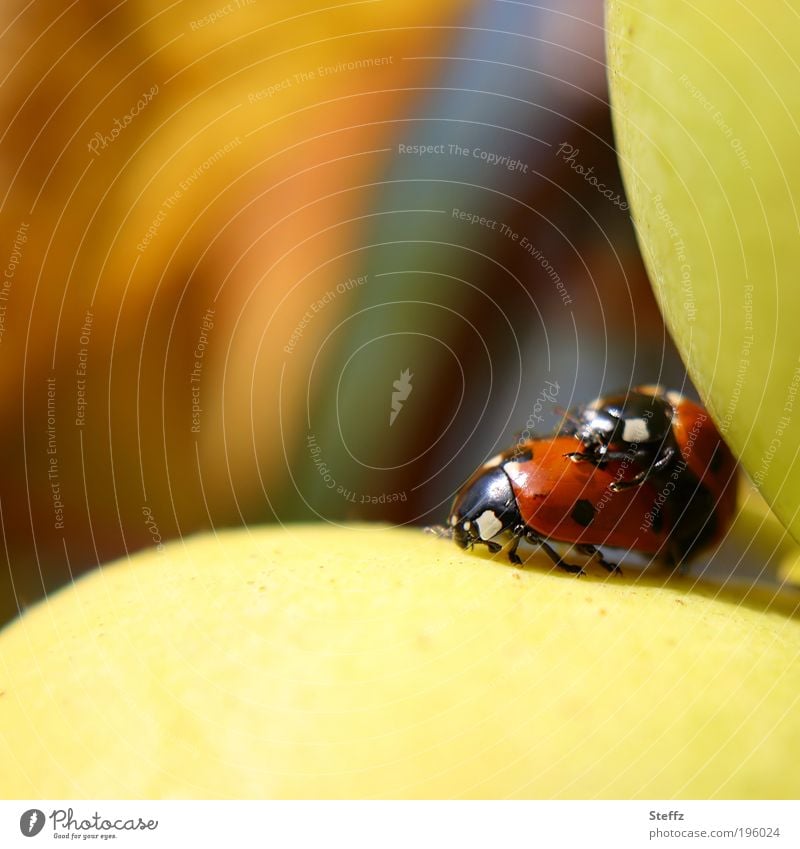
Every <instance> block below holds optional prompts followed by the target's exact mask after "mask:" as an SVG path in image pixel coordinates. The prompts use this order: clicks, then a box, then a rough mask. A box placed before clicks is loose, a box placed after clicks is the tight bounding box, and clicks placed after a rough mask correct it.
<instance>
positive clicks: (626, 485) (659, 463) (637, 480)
mask: <svg viewBox="0 0 800 849" xmlns="http://www.w3.org/2000/svg"><path fill="white" fill-rule="evenodd" d="M624 456H625V455H624V454H622V455H620V459H621V458H622V457H624ZM674 456H675V449H674V448H672V447H667V448H665V449H664V453H663V454H662V455H661V456H660V457H659V458H658V459H657V460H656V461H655V462H654V463H653V465H652V466H650V467H649V468H648V469H645V470H644V471H642V472H639V474H638V475H635V476H634V477H632V478H631V479H630V480H628V481H614V483H612V484H611V491H612V492H621V491H622V490H623V489H630V487H632V486H639V484H642V483H644V482H645V481H646V480H647V479H648V478H649V477H650V475H651V474H653V472H660V471H661V470H662V469H663V468H664V467H665V466H667V465H669V462H670V460H672V458H673V457H674Z"/></svg>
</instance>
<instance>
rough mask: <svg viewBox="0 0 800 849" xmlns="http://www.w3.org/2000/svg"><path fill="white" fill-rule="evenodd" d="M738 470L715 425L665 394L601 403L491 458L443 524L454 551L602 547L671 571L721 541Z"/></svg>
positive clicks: (641, 390)
mask: <svg viewBox="0 0 800 849" xmlns="http://www.w3.org/2000/svg"><path fill="white" fill-rule="evenodd" d="M736 487H737V470H736V461H735V460H734V458H733V455H732V454H731V452H730V450H729V449H728V447H727V446H726V445H725V443H724V442H723V441H722V437H721V436H720V435H719V432H718V431H717V429H716V427H715V426H714V423H713V422H712V420H711V417H710V416H709V415H708V413H707V412H706V411H705V410H704V409H703V408H702V407H700V406H699V405H698V404H696V403H695V402H693V401H691V400H689V399H688V398H684V397H683V396H682V395H680V394H678V393H676V392H667V391H665V390H664V389H663V388H662V387H660V386H640V387H636V388H635V389H633V390H631V391H630V392H628V393H620V394H618V395H613V396H608V397H605V398H599V399H597V400H596V401H593V402H592V403H591V404H588V405H587V406H585V407H580V408H578V409H576V410H574V411H571V412H569V413H567V414H566V417H565V420H564V423H563V424H562V426H561V428H560V429H559V430H558V431H557V432H556V433H555V434H553V435H552V436H549V437H547V438H544V439H531V440H526V441H524V442H521V443H519V444H518V445H516V446H515V447H514V448H512V449H510V450H508V451H505V452H503V453H502V454H498V455H497V456H496V457H494V458H493V459H491V460H490V461H489V462H488V463H486V464H484V465H483V466H482V467H481V468H480V469H478V470H477V471H476V472H475V474H474V475H473V476H472V477H471V478H470V479H469V481H467V483H466V484H465V485H464V487H463V488H462V489H461V491H460V492H459V494H458V495H457V497H456V499H455V502H454V504H453V509H452V511H451V514H450V527H451V528H452V533H453V538H454V539H455V541H456V543H457V544H458V545H459V546H460V547H461V548H471V547H472V546H473V545H477V544H482V545H485V546H487V547H488V548H489V550H490V551H493V552H496V551H499V550H500V549H501V548H502V545H501V540H503V539H504V538H510V546H509V548H508V556H509V559H510V560H511V561H512V562H513V563H519V562H520V558H519V556H518V555H517V546H518V545H519V543H520V542H521V541H522V540H526V541H527V542H530V543H533V544H535V545H538V546H540V547H541V548H542V549H543V550H544V551H545V552H546V553H547V554H548V555H549V556H550V558H551V559H552V560H553V562H554V563H555V564H556V565H557V566H559V567H560V568H562V569H565V570H567V571H569V572H575V573H578V574H580V573H582V571H583V570H582V569H581V567H580V566H574V565H572V564H570V563H567V562H565V561H564V560H562V558H561V556H560V555H559V554H558V553H557V552H556V551H555V549H554V548H553V547H552V546H551V545H550V543H551V542H559V543H567V544H569V545H571V546H573V547H574V548H575V549H576V550H577V551H579V552H580V553H582V554H586V555H591V556H595V557H596V558H597V559H598V561H599V563H600V564H601V565H602V566H604V567H605V568H606V569H608V570H609V571H618V567H617V566H615V565H614V564H612V563H609V562H608V561H607V560H605V559H604V558H603V556H602V555H601V554H600V552H599V551H598V550H597V546H607V547H610V548H618V549H625V550H627V551H636V552H641V553H643V554H648V555H652V556H654V557H657V558H659V559H661V560H662V561H664V562H666V563H667V564H669V565H670V566H673V567H674V566H677V565H679V564H682V563H684V562H685V561H687V560H688V559H689V558H690V557H691V556H693V555H694V554H695V553H696V552H697V551H699V550H700V549H702V548H704V547H706V546H709V545H712V544H713V543H715V542H717V541H718V540H720V539H721V537H722V536H723V535H724V534H725V532H726V530H727V529H728V527H729V526H730V523H731V520H732V518H733V515H734V513H735V509H736Z"/></svg>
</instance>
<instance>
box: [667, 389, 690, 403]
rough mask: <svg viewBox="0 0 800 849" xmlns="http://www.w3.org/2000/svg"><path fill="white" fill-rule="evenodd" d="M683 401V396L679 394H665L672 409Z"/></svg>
mask: <svg viewBox="0 0 800 849" xmlns="http://www.w3.org/2000/svg"><path fill="white" fill-rule="evenodd" d="M685 400H686V398H685V396H683V395H681V393H680V392H667V401H669V403H670V404H672V406H673V407H680V405H681V404H682V403H683V402H684V401H685Z"/></svg>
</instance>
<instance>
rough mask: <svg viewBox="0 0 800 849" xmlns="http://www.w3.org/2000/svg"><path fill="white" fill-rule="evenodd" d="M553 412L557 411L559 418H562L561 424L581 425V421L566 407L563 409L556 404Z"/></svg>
mask: <svg viewBox="0 0 800 849" xmlns="http://www.w3.org/2000/svg"><path fill="white" fill-rule="evenodd" d="M553 410H555V412H556V413H558V415H559V416H561V424H564V422H570V423H571V424H574V425H580V423H581V422H580V419H578V418H577V417H576V416H574V415H573V414H572V413H571V412H570V411H569V410H566V409H564V407H561V406H559V405H558V404H556V405H555V406H554V407H553Z"/></svg>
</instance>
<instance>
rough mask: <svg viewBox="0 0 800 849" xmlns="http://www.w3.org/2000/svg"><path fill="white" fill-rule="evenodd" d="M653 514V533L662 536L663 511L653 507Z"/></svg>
mask: <svg viewBox="0 0 800 849" xmlns="http://www.w3.org/2000/svg"><path fill="white" fill-rule="evenodd" d="M653 513H654V514H655V515H654V516H653V523H652V528H653V532H654V533H657V534H660V533H661V529H662V528H663V527H664V517H663V516H662V515H661V511H660V510H659V509H658V507H653Z"/></svg>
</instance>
